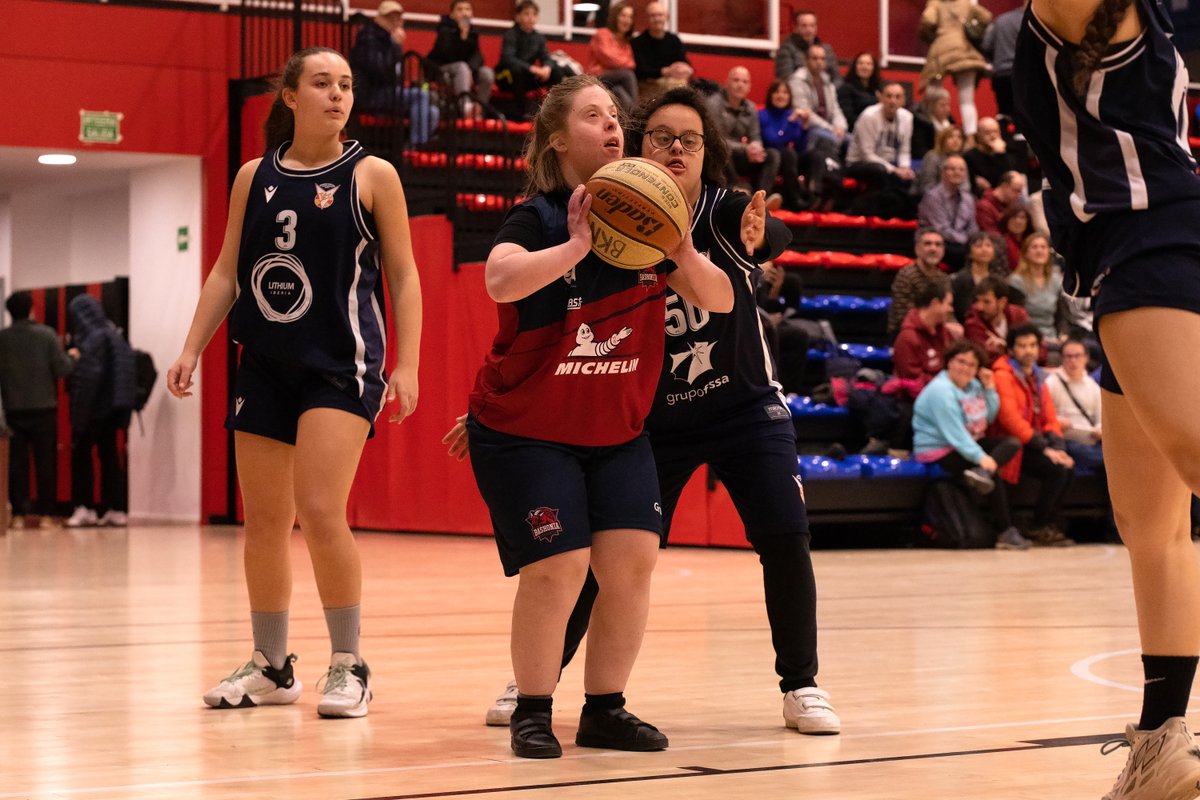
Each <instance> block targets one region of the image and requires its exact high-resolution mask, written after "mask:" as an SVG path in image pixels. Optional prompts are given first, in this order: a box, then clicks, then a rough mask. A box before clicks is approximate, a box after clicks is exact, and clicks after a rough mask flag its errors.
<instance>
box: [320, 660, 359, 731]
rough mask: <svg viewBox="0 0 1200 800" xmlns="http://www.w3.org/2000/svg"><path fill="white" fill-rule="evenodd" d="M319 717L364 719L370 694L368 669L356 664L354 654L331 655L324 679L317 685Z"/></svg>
mask: <svg viewBox="0 0 1200 800" xmlns="http://www.w3.org/2000/svg"><path fill="white" fill-rule="evenodd" d="M317 688H318V689H320V690H321V702H320V703H318V704H317V713H318V714H320V715H321V716H322V717H365V716H366V715H367V704H368V703H370V702H371V698H372V697H373V695H372V693H371V670H370V669H368V668H367V665H366V664H365V663H363V664H360V663H358V659H356V658H355V657H354V654H353V653H334V654H333V659H332V660H331V661H330V664H329V671H328V672H326V673H325V677H324V678H322V679H321V680H320V681H318V682H317Z"/></svg>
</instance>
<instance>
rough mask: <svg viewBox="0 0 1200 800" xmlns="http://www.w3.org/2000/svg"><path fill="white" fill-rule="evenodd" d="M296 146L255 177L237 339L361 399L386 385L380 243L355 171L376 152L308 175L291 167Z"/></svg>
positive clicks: (246, 222) (241, 259) (350, 153)
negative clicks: (374, 386)
mask: <svg viewBox="0 0 1200 800" xmlns="http://www.w3.org/2000/svg"><path fill="white" fill-rule="evenodd" d="M290 144H291V143H290V142H285V143H284V144H283V145H281V146H280V147H279V148H278V149H277V150H275V151H273V152H268V153H267V154H266V155H264V156H263V159H262V162H261V163H260V164H259V166H258V169H257V170H256V171H255V173H254V179H253V182H252V183H251V186H250V195H249V197H248V198H247V200H246V215H245V217H244V218H243V221H242V239H241V247H240V249H239V251H238V297H237V300H236V301H235V303H234V306H233V314H232V317H231V319H230V331H231V333H232V335H233V338H234V340H235V341H237V342H238V343H240V344H242V345H243V346H245V347H248V348H250V349H251V350H253V351H255V352H256V353H261V354H263V355H267V356H270V357H272V358H276V359H279V360H280V361H284V362H287V363H291V364H297V365H299V366H302V367H306V368H308V369H312V370H315V371H317V372H321V373H324V374H326V375H327V376H329V377H331V378H335V379H339V380H338V383H339V384H340V383H341V382H342V381H345V388H346V389H347V390H348V391H350V392H351V393H352V394H355V395H356V396H361V395H362V392H363V389H364V384H365V383H366V382H367V381H372V380H376V381H377V380H382V379H383V359H384V350H385V348H386V344H387V339H386V333H385V327H384V315H383V285H382V282H381V281H380V270H379V241H378V239H379V237H378V234H377V232H376V228H375V220H374V218H373V217H372V216H371V215H370V214H368V213H367V212H366V210H365V209H363V207H362V205H361V203H360V202H359V199H358V185H357V183H356V181H355V177H354V169H355V166H356V165H357V164H358V162H359V161H361V160H362V159H363V158H365V157H366V156H367V153H366V152H365V151H364V150H363V149H362V146H361V145H360V144H359V143H358V142H354V141H348V142H343V151H342V155H341V157H340V158H338V159H337V160H336V161H334V162H333V163H331V164H326V165H325V166H323V167H318V168H316V169H308V170H297V169H289V168H287V167H284V166H283V165H282V163H281V162H282V157H283V153H284V152H286V151H287V148H288V146H289V145H290Z"/></svg>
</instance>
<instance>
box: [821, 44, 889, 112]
mask: <svg viewBox="0 0 1200 800" xmlns="http://www.w3.org/2000/svg"><path fill="white" fill-rule="evenodd" d="M825 58H826V60H828V58H829V53H828V52H826V53H825ZM881 88H883V81H882V79H881V78H880V77H879V64H878V63H877V62H876V61H875V56H873V55H872V54H870V53H867V52H862V53H859V54H858V55H856V56H855V57H854V60H853V61H851V62H850V66H848V67H846V76H845V78H843V79H842V82H841V84H840V85H839V86H838V87H837V99H838V105H839V106H841V107H842V113H843V114H845V115H846V127H847V130H848V129H850V128H853V127H854V123H855V122H857V121H858V115H859V114H861V113H862V112H863V111H865V110H866V109H867V108H868V107H869V106H873V105H875V104H876V103H878V102H879V90H880V89H881Z"/></svg>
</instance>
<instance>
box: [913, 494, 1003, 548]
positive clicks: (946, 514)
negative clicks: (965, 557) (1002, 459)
mask: <svg viewBox="0 0 1200 800" xmlns="http://www.w3.org/2000/svg"><path fill="white" fill-rule="evenodd" d="M997 480H999V478H997ZM921 534H922V535H923V537H924V539H925V541H926V543H928V544H929V545H931V546H933V547H944V548H947V549H950V550H968V549H975V548H986V547H995V546H996V534H995V532H994V531H993V530H992V529H991V526H989V525H988V524H987V521H986V520H985V519H984V518H983V514H982V513H980V510H979V507H978V506H977V505H976V504H975V498H974V497H972V496H971V495H970V494H968V492H967V490H966V489H963V488H962V487H960V486H958V485H957V484H955V483H953V482H952V481H949V480H935V481H933V482H932V483H930V484H929V488H928V489H926V490H925V507H924V511H923V512H922V515H921Z"/></svg>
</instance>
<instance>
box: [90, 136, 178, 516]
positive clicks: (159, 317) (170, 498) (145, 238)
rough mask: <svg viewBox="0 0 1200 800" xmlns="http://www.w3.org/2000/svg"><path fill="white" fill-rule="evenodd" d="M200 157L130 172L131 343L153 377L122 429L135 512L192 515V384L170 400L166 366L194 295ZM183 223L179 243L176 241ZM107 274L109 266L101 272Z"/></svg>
mask: <svg viewBox="0 0 1200 800" xmlns="http://www.w3.org/2000/svg"><path fill="white" fill-rule="evenodd" d="M200 198H201V183H200V159H198V158H184V157H180V158H179V159H178V160H177V161H176V162H175V163H171V164H168V165H165V166H156V167H149V168H145V169H140V170H135V171H133V172H132V173H130V184H129V202H128V215H129V216H128V218H129V226H128V233H127V237H128V238H127V247H128V251H129V265H130V269H129V273H128V274H129V332H130V341H131V343H132V344H133V346H134V347H137V348H140V349H142V350H146V351H147V352H149V353H150V354H151V355H153V356H154V364H155V366H156V367H157V368H158V373H159V376H158V382H157V383H156V384H155V387H154V394H153V395H152V396H151V398H150V401H149V403H148V404H147V405H146V408H145V410H144V411H142V424H143V425H144V427H145V434H144V435H143V434H142V432H141V431H140V430H139V428H138V422H137V419H136V418H135V419H134V421H133V424H132V425H131V427H130V429H129V513H130V516H131V517H132V518H134V519H140V520H179V521H188V522H196V521H199V519H200V391H199V378H198V377H197V378H196V386H195V387H194V388H193V392H195V396H193V397H190V398H188V399H186V400H182V401H180V400H176V399H175V398H173V397H171V396H170V395H169V394H168V393H167V390H166V372H167V368H168V367H169V366H170V365H171V364H172V363H173V362H174V360H175V358H176V356H178V355H179V348H180V346H181V345H182V343H183V338H184V336H185V335H186V334H187V328H188V324H189V323H190V322H191V319H192V313H193V311H195V308H196V302H197V300H198V299H199V297H200V270H201V264H200ZM183 226H187V228H188V229H189V231H190V233H191V243H190V245H189V246H188V249H187V251H185V252H179V250H178V247H177V245H176V240H177V233H178V229H179V228H181V227H183ZM109 277H110V278H111V274H110V276H109Z"/></svg>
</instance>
